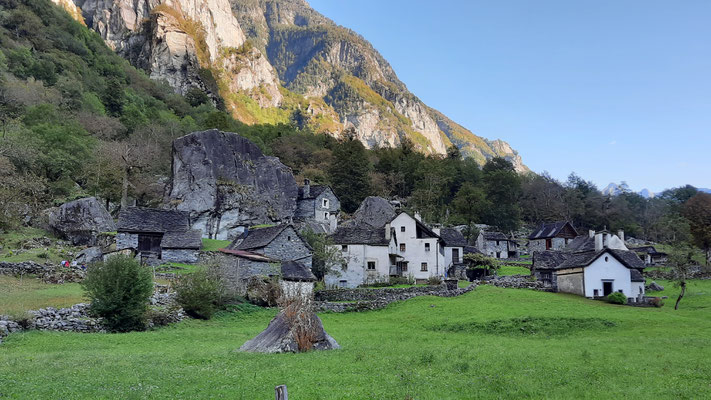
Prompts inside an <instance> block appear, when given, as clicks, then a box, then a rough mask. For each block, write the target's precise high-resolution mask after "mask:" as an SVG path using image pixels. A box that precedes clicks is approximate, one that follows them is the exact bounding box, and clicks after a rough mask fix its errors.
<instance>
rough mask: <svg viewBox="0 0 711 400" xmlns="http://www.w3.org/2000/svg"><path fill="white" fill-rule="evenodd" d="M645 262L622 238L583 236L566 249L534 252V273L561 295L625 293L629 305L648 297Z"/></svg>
mask: <svg viewBox="0 0 711 400" xmlns="http://www.w3.org/2000/svg"><path fill="white" fill-rule="evenodd" d="M644 268H645V263H644V261H642V260H641V259H640V258H639V256H638V255H637V254H636V253H635V252H634V251H630V250H628V249H627V247H626V246H625V244H624V241H623V240H622V239H621V238H620V237H619V236H618V235H612V234H610V233H607V232H602V233H594V232H591V233H590V235H585V236H579V237H578V238H576V239H575V241H573V242H571V243H570V244H569V247H568V248H567V249H566V250H564V251H561V250H545V251H536V252H534V253H533V267H532V273H533V274H534V275H535V276H536V278H537V279H539V280H542V281H544V282H546V283H549V284H550V285H551V286H552V287H554V288H555V289H556V290H557V291H559V292H565V293H573V294H577V295H580V296H584V297H587V298H599V297H604V296H607V295H609V294H610V293H612V292H620V293H624V295H625V296H626V297H627V299H628V301H629V302H638V301H642V300H643V297H644V277H643V275H642V271H643V270H644Z"/></svg>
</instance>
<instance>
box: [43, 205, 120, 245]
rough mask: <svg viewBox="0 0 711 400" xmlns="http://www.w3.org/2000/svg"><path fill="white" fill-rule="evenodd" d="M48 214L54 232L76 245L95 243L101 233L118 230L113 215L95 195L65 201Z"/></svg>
mask: <svg viewBox="0 0 711 400" xmlns="http://www.w3.org/2000/svg"><path fill="white" fill-rule="evenodd" d="M48 214H49V226H50V228H51V229H52V230H53V231H54V233H55V234H57V235H58V236H60V237H62V238H64V239H66V240H69V241H71V242H72V244H74V245H94V244H96V239H97V236H98V234H99V233H101V232H112V231H115V230H116V224H115V223H114V220H113V219H112V218H111V215H110V214H109V212H108V211H106V208H104V206H103V205H102V204H101V203H99V201H98V200H96V198H94V197H87V198H84V199H79V200H74V201H70V202H68V203H64V204H62V205H61V206H59V207H57V208H53V209H50V210H49V212H48Z"/></svg>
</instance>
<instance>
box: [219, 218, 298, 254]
mask: <svg viewBox="0 0 711 400" xmlns="http://www.w3.org/2000/svg"><path fill="white" fill-rule="evenodd" d="M287 228H292V229H293V228H294V227H293V226H292V225H290V224H282V225H275V226H270V227H266V228H259V229H250V230H247V231H246V232H245V233H243V234H242V236H240V237H238V238H237V239H235V240H234V241H233V242H232V243H230V245H229V246H227V248H228V249H231V250H254V249H260V248H262V247H265V246H267V245H268V244H269V243H271V242H272V241H273V240H274V239H276V237H277V236H279V234H280V233H282V232H283V231H284V230H285V229H287ZM294 232H296V229H294ZM296 236H297V237H298V238H299V239H300V240H301V241H302V242H304V244H305V245H306V247H309V244H308V243H307V242H306V241H305V240H304V239H303V238H301V236H299V233H298V232H296ZM309 248H310V247H309Z"/></svg>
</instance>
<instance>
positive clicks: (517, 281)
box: [473, 275, 554, 292]
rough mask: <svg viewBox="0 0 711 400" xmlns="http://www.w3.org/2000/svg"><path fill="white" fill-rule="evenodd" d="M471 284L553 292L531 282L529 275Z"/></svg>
mask: <svg viewBox="0 0 711 400" xmlns="http://www.w3.org/2000/svg"><path fill="white" fill-rule="evenodd" d="M473 282H474V283H476V284H489V285H492V286H496V287H501V288H507V289H531V290H540V291H543V292H552V291H554V290H553V288H551V287H550V286H549V285H546V284H545V283H543V282H541V281H538V280H531V276H530V275H507V276H490V277H486V278H485V279H483V280H480V281H473Z"/></svg>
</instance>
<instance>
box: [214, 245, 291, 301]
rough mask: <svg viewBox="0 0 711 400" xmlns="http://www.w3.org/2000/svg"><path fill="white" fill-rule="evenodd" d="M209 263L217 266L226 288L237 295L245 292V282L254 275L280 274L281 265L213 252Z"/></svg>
mask: <svg viewBox="0 0 711 400" xmlns="http://www.w3.org/2000/svg"><path fill="white" fill-rule="evenodd" d="M209 262H210V263H212V264H216V265H217V266H218V271H219V273H220V276H221V277H222V279H223V280H224V281H225V284H226V285H227V290H228V291H229V292H230V293H232V294H236V295H239V296H244V295H245V294H246V293H247V282H248V281H249V278H251V277H254V276H275V275H281V265H280V264H276V263H268V262H261V261H253V260H248V259H246V258H241V257H237V256H233V255H230V254H222V253H220V254H215V255H214V256H213V257H210V261H209Z"/></svg>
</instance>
